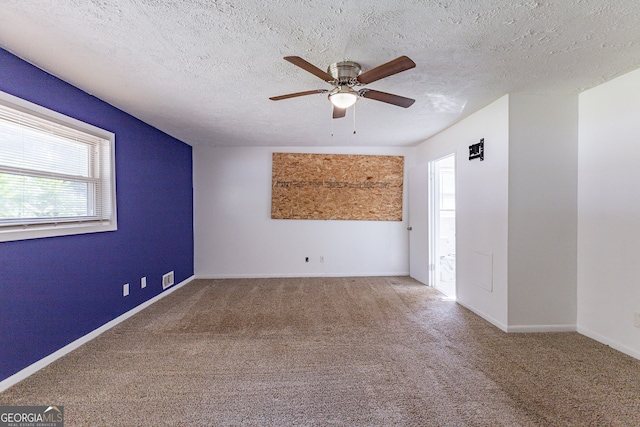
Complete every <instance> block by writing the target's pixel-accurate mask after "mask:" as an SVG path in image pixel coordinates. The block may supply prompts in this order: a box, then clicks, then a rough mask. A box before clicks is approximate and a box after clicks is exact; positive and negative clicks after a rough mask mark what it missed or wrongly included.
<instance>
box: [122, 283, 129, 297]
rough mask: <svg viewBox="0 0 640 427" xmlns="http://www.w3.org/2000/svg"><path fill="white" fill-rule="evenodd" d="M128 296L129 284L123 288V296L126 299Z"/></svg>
mask: <svg viewBox="0 0 640 427" xmlns="http://www.w3.org/2000/svg"><path fill="white" fill-rule="evenodd" d="M127 295H129V284H128V283H127V284H126V285H124V286H123V287H122V296H123V297H126V296H127Z"/></svg>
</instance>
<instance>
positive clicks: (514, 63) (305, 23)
mask: <svg viewBox="0 0 640 427" xmlns="http://www.w3.org/2000/svg"><path fill="white" fill-rule="evenodd" d="M639 20H640V2H638V1H637V0H616V1H615V2H607V1H603V0H597V1H592V0H556V1H534V0H457V1H455V0H451V1H447V0H440V1H436V0H397V1H389V0H369V1H366V2H364V1H350V0H344V1H325V2H319V1H317V0H254V1H250V0H244V1H233V0H180V1H178V0H174V1H171V0H113V1H108V0H90V1H89V0H29V1H25V0H0V47H2V48H5V49H7V50H9V51H10V52H12V53H14V54H16V55H18V56H19V57H21V58H23V59H25V60H27V61H29V62H31V63H33V64H35V65H37V66H38V67H40V68H42V69H44V70H46V71H48V72H50V73H51V74H53V75H55V76H58V77H60V78H62V79H64V80H66V81H68V82H70V83H72V84H74V85H75V86H78V87H79V88H81V89H83V90H85V91H86V92H89V93H91V94H93V95H95V96H97V97H99V98H101V99H103V100H105V101H107V102H109V103H110V104H112V105H114V106H116V107H118V108H120V109H122V110H124V111H127V112H129V113H131V114H133V115H134V116H136V117H138V118H140V119H141V120H144V121H145V122H147V123H149V124H151V125H153V126H155V127H157V128H159V129H161V130H163V131H165V132H167V133H169V134H170V135H173V136H175V137H177V138H180V139H181V140H183V141H185V142H187V143H189V144H192V145H199V144H209V145H225V146H260V145H303V146H304V145H327V146H331V145H335V146H350V145H368V146H409V145H415V144H417V143H419V142H421V141H423V140H424V139H426V138H428V137H429V136H431V135H433V134H435V133H437V132H439V131H440V130H442V129H444V128H446V127H448V126H450V125H451V124H453V123H455V122H456V121H459V120H460V119H461V118H463V117H465V116H467V115H469V114H471V113H473V112H474V111H477V110H478V109H479V108H481V107H483V106H485V105H487V104H489V103H490V102H492V101H494V100H495V99H497V98H499V97H500V96H502V95H504V94H506V93H511V92H533V93H549V92H556V93H578V92H580V91H582V90H585V89H588V88H590V87H593V86H596V85H598V84H600V83H602V82H604V81H607V80H609V79H611V78H613V77H615V76H617V75H620V74H623V73H625V72H628V71H631V70H633V69H635V68H638V67H640V22H639ZM289 55H297V56H301V57H303V58H304V59H306V60H307V61H309V62H311V63H313V64H315V65H316V66H318V67H319V68H321V69H326V67H327V66H328V65H329V64H330V63H332V62H336V61H341V60H351V61H356V62H358V63H360V64H361V65H362V68H363V71H366V70H368V69H371V68H373V67H375V66H377V65H380V64H382V63H385V62H388V61H390V60H392V59H394V58H396V57H398V56H401V55H407V56H409V57H410V58H411V59H413V60H414V61H415V62H416V64H417V67H416V68H414V69H411V70H408V71H405V72H403V73H400V74H397V75H394V76H390V77H387V78H385V79H383V80H379V81H377V82H374V83H371V84H370V85H368V86H367V87H369V88H372V89H377V90H380V91H385V92H391V93H395V94H398V95H402V96H406V97H410V98H415V99H416V103H415V104H414V105H413V106H412V107H410V108H408V109H404V108H399V107H395V106H392V105H388V104H384V103H381V102H377V101H374V100H370V99H360V101H358V103H357V104H356V119H357V120H356V128H357V133H356V134H355V135H354V134H353V126H354V120H353V112H352V111H349V112H348V113H347V116H346V118H343V119H337V120H332V119H331V108H330V104H329V101H328V100H327V98H326V95H323V94H318V95H311V96H305V97H299V98H293V99H288V100H283V101H277V102H274V101H270V100H269V99H268V98H269V97H270V96H275V95H282V94H286V93H291V92H299V91H304V90H310V89H328V88H330V86H329V85H328V84H327V83H325V82H323V81H322V80H320V79H318V78H317V77H315V76H313V75H312V74H309V73H307V72H305V71H304V70H302V69H300V68H298V67H296V66H294V65H292V64H290V63H288V62H286V61H284V60H283V59H282V57H283V56H289ZM332 132H333V136H332Z"/></svg>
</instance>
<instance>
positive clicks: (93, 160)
mask: <svg viewBox="0 0 640 427" xmlns="http://www.w3.org/2000/svg"><path fill="white" fill-rule="evenodd" d="M114 152H115V136H114V134H113V133H111V132H107V131H105V130H102V129H99V128H96V127H94V126H91V125H89V124H86V123H83V122H80V121H78V120H75V119H72V118H70V117H66V116H63V115H62V114H59V113H56V112H54V111H51V110H47V109H45V108H42V107H39V106H37V105H35V104H31V103H29V102H26V101H24V100H21V99H19V98H15V97H13V96H11V95H8V94H5V93H2V92H0V241H10V240H23V239H33V238H38V237H51V236H61V235H68V234H80V233H93V232H99V231H111V230H115V229H116V228H117V225H116V205H115V172H114Z"/></svg>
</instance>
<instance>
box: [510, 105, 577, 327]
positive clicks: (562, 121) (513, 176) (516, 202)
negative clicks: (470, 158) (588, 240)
mask: <svg viewBox="0 0 640 427" xmlns="http://www.w3.org/2000/svg"><path fill="white" fill-rule="evenodd" d="M577 180H578V97H577V95H534V94H522V93H519V94H511V95H509V260H508V264H509V277H508V282H509V330H510V331H522V332H524V331H554V330H556V331H562V330H566V331H574V330H575V329H576V269H577V264H576V263H577V261H576V257H577V219H578V214H577V209H578V202H577V194H578V183H577Z"/></svg>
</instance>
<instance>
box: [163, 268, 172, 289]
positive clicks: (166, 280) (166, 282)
mask: <svg viewBox="0 0 640 427" xmlns="http://www.w3.org/2000/svg"><path fill="white" fill-rule="evenodd" d="M171 285H173V271H170V272H168V273H167V274H164V275H162V289H167V288H168V287H169V286H171Z"/></svg>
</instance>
